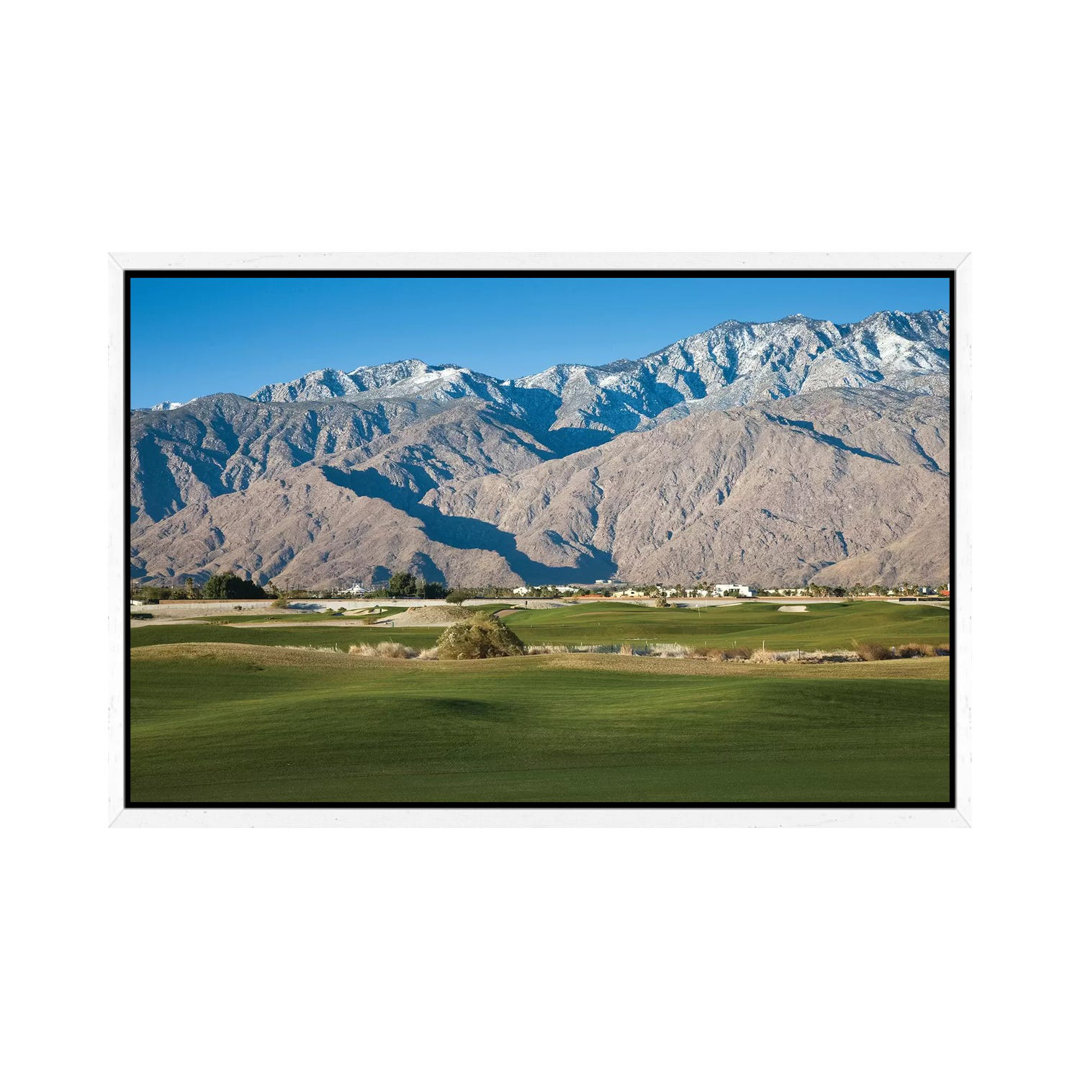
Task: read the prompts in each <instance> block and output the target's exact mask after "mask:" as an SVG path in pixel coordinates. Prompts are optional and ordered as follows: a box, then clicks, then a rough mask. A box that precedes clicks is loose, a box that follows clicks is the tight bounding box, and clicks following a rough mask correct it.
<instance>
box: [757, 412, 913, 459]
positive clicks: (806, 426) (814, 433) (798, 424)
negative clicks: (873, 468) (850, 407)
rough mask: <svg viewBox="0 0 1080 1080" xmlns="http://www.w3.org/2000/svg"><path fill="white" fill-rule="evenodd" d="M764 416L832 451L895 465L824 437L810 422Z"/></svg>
mask: <svg viewBox="0 0 1080 1080" xmlns="http://www.w3.org/2000/svg"><path fill="white" fill-rule="evenodd" d="M765 416H766V417H767V418H768V419H769V420H772V421H773V422H774V423H777V424H782V425H784V427H793V428H798V429H799V430H800V431H805V432H806V434H807V435H809V436H810V438H812V439H814V440H816V441H817V442H820V443H824V444H825V445H826V446H831V447H832V448H833V449H834V450H843V451H844V452H845V453H847V454H855V455H856V456H857V457H864V458H872V459H873V460H874V461H880V462H882V463H883V464H885V465H895V464H896V462H895V461H893V459H892V458H887V457H882V456H881V455H880V454H871V453H870V451H869V450H861V449H860V448H859V447H857V446H851V445H849V444H848V443H846V442H844V441H843V440H842V439H838V438H837V437H836V436H835V435H826V434H824V433H823V432H821V431H818V430H817V429H816V428H815V427H814V425H813V422H812V421H810V420H792V419H790V418H789V417H786V416H773V415H772V414H771V413H766V414H765Z"/></svg>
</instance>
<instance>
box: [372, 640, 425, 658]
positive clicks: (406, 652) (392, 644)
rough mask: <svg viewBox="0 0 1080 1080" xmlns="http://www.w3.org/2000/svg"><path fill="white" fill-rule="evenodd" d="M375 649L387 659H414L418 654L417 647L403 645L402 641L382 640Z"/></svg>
mask: <svg viewBox="0 0 1080 1080" xmlns="http://www.w3.org/2000/svg"><path fill="white" fill-rule="evenodd" d="M375 651H376V652H377V653H378V654H379V656H381V657H383V658H384V659H387V660H412V659H414V658H415V657H416V655H417V652H416V650H415V649H410V648H409V646H408V645H402V644H401V642H400V641H380V642H379V644H378V645H376V646H375Z"/></svg>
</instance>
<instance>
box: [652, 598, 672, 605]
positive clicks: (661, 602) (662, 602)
mask: <svg viewBox="0 0 1080 1080" xmlns="http://www.w3.org/2000/svg"><path fill="white" fill-rule="evenodd" d="M653 606H654V607H671V604H669V603H668V598H667V597H666V596H658V597H657V598H656V599H655V600H654V601H653Z"/></svg>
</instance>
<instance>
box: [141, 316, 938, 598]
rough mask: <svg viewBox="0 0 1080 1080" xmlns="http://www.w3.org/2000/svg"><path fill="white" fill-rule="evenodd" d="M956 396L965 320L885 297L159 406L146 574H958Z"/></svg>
mask: <svg viewBox="0 0 1080 1080" xmlns="http://www.w3.org/2000/svg"><path fill="white" fill-rule="evenodd" d="M509 348H511V347H508V349H509ZM949 389H950V356H949V316H948V315H947V314H946V313H944V312H942V311H923V312H919V313H903V312H898V311H882V312H878V313H876V314H874V315H871V316H870V317H868V318H866V319H863V320H862V321H860V322H856V323H834V322H829V321H827V320H818V319H811V318H808V317H806V316H803V315H792V316H789V317H787V318H784V319H780V320H778V321H775V322H769V323H746V322H733V321H728V322H723V323H720V324H719V325H718V326H715V327H713V328H712V329H710V330H707V331H705V332H703V333H699V334H694V335H693V336H691V337H687V338H684V339H682V340H680V341H677V342H675V343H673V344H672V345H669V346H667V347H666V348H663V349H660V350H658V351H656V352H653V353H650V354H649V355H647V356H644V357H642V358H641V359H638V360H620V361H617V362H615V363H612V364H606V365H601V366H596V367H590V366H586V365H580V364H574V365H568V364H558V365H555V366H553V367H550V368H548V369H547V370H545V371H542V372H540V373H539V374H536V375H530V376H527V377H524V378H519V379H497V378H493V377H492V376H489V375H485V374H482V373H480V372H477V371H472V370H469V369H468V368H463V367H454V366H437V365H428V364H425V363H423V362H422V361H420V360H402V361H399V362H396V363H391V364H382V365H378V366H371V367H358V368H357V369H355V370H354V371H350V372H343V371H336V370H330V369H326V370H321V371H314V372H310V373H308V374H306V375H304V376H302V377H300V378H297V379H294V380H291V381H289V382H282V383H271V384H267V385H265V386H262V387H260V388H259V389H257V390H255V391H254V392H253V393H252V394H251V395H250V396H249V397H243V396H241V395H237V394H211V395H209V396H206V397H200V398H197V399H195V400H194V401H190V402H187V403H186V404H181V403H178V402H162V403H161V405H158V406H154V407H153V408H151V409H136V410H133V411H132V413H131V416H130V465H131V469H130V542H131V573H132V576H133V578H135V579H138V580H140V581H144V582H147V583H155V584H166V583H169V582H174V581H176V580H177V579H183V578H185V577H188V576H191V577H193V578H195V579H196V580H197V581H198V580H202V579H205V578H206V577H207V576H209V575H210V574H211V573H215V572H220V571H223V570H233V571H236V572H238V573H241V574H243V575H250V576H251V577H252V578H254V579H255V580H256V581H260V582H265V581H267V580H271V579H273V580H275V581H276V582H277V583H278V584H279V585H281V584H285V585H289V586H304V587H308V588H324V587H329V586H341V585H347V584H351V583H354V582H361V583H363V584H367V585H370V584H373V583H378V582H379V581H381V580H383V579H384V578H386V577H387V576H388V575H389V573H391V572H392V571H394V570H410V571H412V572H413V573H416V574H417V575H419V576H422V577H424V578H426V579H428V580H439V581H450V582H454V583H459V584H484V583H490V584H514V585H516V584H522V583H527V584H566V583H570V582H583V581H584V582H591V581H593V580H596V579H601V578H620V579H622V580H628V581H634V582H642V583H645V582H666V583H690V582H692V581H694V580H702V579H704V580H710V581H718V580H722V581H732V582H742V583H756V584H760V585H796V584H804V583H807V582H810V581H814V582H818V583H821V584H830V585H851V584H854V583H856V582H862V583H865V584H871V583H881V584H885V585H891V584H895V583H897V582H899V581H902V580H906V581H916V582H923V583H936V582H943V581H945V580H947V579H948V576H949V482H950V447H949V431H950V424H949Z"/></svg>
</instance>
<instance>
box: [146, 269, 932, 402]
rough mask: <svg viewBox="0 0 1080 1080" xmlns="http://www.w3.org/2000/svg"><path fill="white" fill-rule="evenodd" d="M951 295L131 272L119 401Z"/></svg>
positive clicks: (599, 346) (850, 311)
mask: <svg viewBox="0 0 1080 1080" xmlns="http://www.w3.org/2000/svg"><path fill="white" fill-rule="evenodd" d="M948 304H949V292H948V282H947V280H945V279H942V278H284V277H282V278H277V277H275V278H134V279H132V282H131V402H132V405H134V406H135V407H136V408H139V407H145V406H148V405H152V404H155V403H157V402H159V401H165V400H169V401H187V400H188V399H190V398H193V397H201V396H202V395H204V394H212V393H217V392H220V391H231V392H233V393H238V394H250V393H251V392H252V391H253V390H255V389H256V388H258V387H259V386H261V385H263V384H264V383H268V382H281V381H283V380H286V379H292V378H296V377H297V376H299V375H303V374H306V373H307V372H309V371H314V370H316V369H318V368H327V367H329V368H341V369H342V370H344V371H351V370H353V369H354V368H357V367H361V366H367V365H369V364H383V363H387V362H389V361H392V360H401V359H404V358H406V357H418V358H419V359H421V360H425V361H426V362H427V363H429V364H460V365H461V366H463V367H470V368H473V369H475V370H477V371H483V372H486V373H487V374H489V375H494V376H497V377H499V378H504V379H508V378H514V377H517V376H520V375H527V374H530V373H532V372H536V371H541V370H543V369H544V368H546V367H550V366H551V365H552V364H560V363H569V364H606V363H609V362H610V361H612V360H619V359H623V358H628V359H636V358H637V357H639V356H644V355H646V354H647V353H650V352H652V351H654V350H656V349H659V348H661V347H663V346H664V345H668V344H670V343H671V342H673V341H676V340H678V339H679V338H682V337H686V336H688V335H689V334H694V333H697V332H698V331H701V330H706V329H708V328H709V327H711V326H715V325H716V324H717V323H719V322H723V321H724V320H725V319H741V320H744V321H747V322H765V321H769V320H772V319H779V318H783V317H784V316H785V315H791V314H794V313H795V312H801V313H803V314H804V315H810V316H813V317H815V318H821V319H832V320H833V321H834V322H854V321H857V320H858V319H861V318H864V317H865V316H867V315H869V314H871V313H872V312H875V311H880V310H882V309H884V308H890V309H897V310H901V311H923V310H926V309H928V308H947V307H948Z"/></svg>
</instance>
